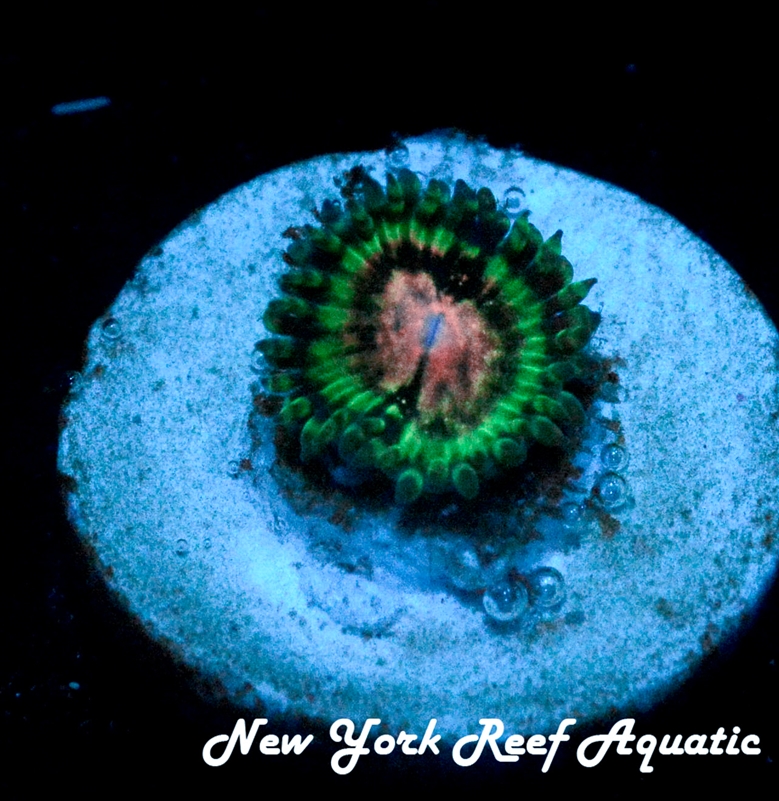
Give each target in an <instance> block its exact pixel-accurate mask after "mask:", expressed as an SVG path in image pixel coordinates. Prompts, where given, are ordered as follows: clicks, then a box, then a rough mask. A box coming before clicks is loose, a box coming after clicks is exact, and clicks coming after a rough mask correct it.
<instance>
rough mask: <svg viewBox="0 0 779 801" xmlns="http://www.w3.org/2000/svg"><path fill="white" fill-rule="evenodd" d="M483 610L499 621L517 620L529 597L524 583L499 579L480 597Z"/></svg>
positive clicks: (523, 612) (525, 608) (523, 611)
mask: <svg viewBox="0 0 779 801" xmlns="http://www.w3.org/2000/svg"><path fill="white" fill-rule="evenodd" d="M482 602H483V604H484V611H485V612H486V613H487V614H488V615H489V616H490V617H491V618H492V619H493V620H497V621H498V622H500V623H508V622H510V621H512V620H517V619H519V618H520V617H522V615H524V614H525V611H526V610H527V608H528V605H529V602H530V599H529V596H528V592H527V588H526V587H525V585H524V584H520V583H517V582H513V581H507V580H503V581H499V582H497V583H496V584H493V585H492V586H491V587H490V588H489V589H488V590H487V592H485V593H484V598H483V599H482Z"/></svg>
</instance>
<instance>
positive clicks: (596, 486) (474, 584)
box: [443, 426, 632, 627]
mask: <svg viewBox="0 0 779 801" xmlns="http://www.w3.org/2000/svg"><path fill="white" fill-rule="evenodd" d="M597 429H598V427H597V426H593V427H592V428H591V434H592V436H591V437H590V440H589V441H588V442H586V443H585V447H584V454H583V457H585V458H583V459H582V466H583V468H584V469H583V476H582V479H580V481H579V482H578V484H577V485H575V486H574V487H568V488H566V491H565V494H564V500H563V502H562V503H560V504H559V506H558V507H557V509H556V513H555V515H554V516H553V517H552V516H547V515H546V514H542V515H540V516H538V517H535V519H534V523H533V525H534V526H535V528H536V531H537V532H542V534H543V539H542V542H540V543H539V542H534V543H533V544H531V545H527V544H525V545H521V544H517V543H511V542H504V543H503V545H502V546H501V545H498V544H490V543H489V542H487V543H484V542H481V543H479V544H478V545H474V544H472V543H471V542H470V541H466V540H460V541H457V542H450V543H449V545H448V548H447V550H446V556H445V559H444V565H443V572H444V575H445V580H446V583H447V584H448V585H449V586H451V587H452V588H454V590H455V591H456V592H457V593H459V594H461V595H462V597H463V598H464V599H467V598H469V597H470V598H471V599H476V598H480V599H481V605H482V609H483V611H484V613H485V615H486V616H487V619H488V620H490V621H492V622H493V623H497V624H519V625H521V627H524V626H525V625H526V624H530V623H532V621H534V620H538V619H545V620H548V619H550V617H551V618H554V617H556V616H558V615H559V614H560V613H561V611H562V609H563V606H564V604H565V601H566V597H567V595H568V592H567V588H566V582H565V578H564V576H563V573H562V572H561V570H560V569H558V568H557V567H552V566H551V565H549V564H547V563H546V562H547V561H548V560H551V561H555V562H557V563H558V566H560V565H562V564H564V561H565V560H564V558H563V559H561V558H558V557H556V554H565V553H568V552H570V550H572V548H574V547H578V545H580V544H581V542H582V540H583V539H584V536H585V535H586V534H587V533H588V532H591V531H593V530H596V528H597V521H598V518H599V516H602V515H603V514H607V515H609V516H612V515H614V514H615V513H619V512H622V511H625V510H627V509H629V508H630V506H631V503H632V501H631V495H630V491H629V488H628V484H627V481H626V480H625V478H624V477H623V475H622V472H623V471H624V469H625V467H626V466H627V464H628V454H627V451H626V449H625V448H624V446H623V445H622V444H620V443H618V442H610V443H607V444H603V441H602V440H601V441H600V442H598V441H597V439H598V433H597ZM571 543H574V545H573V546H572V545H571ZM561 569H563V570H564V568H561ZM566 617H567V616H566Z"/></svg>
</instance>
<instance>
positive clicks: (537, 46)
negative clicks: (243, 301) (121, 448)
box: [0, 2, 779, 798]
mask: <svg viewBox="0 0 779 801" xmlns="http://www.w3.org/2000/svg"><path fill="white" fill-rule="evenodd" d="M477 9H478V10H473V9H470V10H468V11H467V12H453V11H452V10H451V8H450V6H449V4H445V3H435V2H424V3H417V4H415V5H409V6H406V5H404V4H403V3H394V4H392V5H385V6H381V7H375V8H373V9H372V14H373V15H375V16H374V17H371V18H367V17H366V19H364V20H362V19H355V18H354V17H353V16H352V15H350V14H348V13H346V12H342V11H340V10H339V9H338V7H337V6H336V7H333V6H332V5H330V6H326V7H324V6H323V7H320V8H318V10H316V11H306V10H305V9H301V8H300V7H286V8H279V7H277V6H266V5H258V6H257V9H256V10H255V11H253V12H251V13H243V14H242V15H240V16H237V17H229V16H228V15H227V14H224V13H219V12H212V13H211V14H210V15H209V16H204V17H203V18H202V19H193V18H191V17H179V16H177V15H173V14H170V13H168V14H165V13H163V12H157V14H156V16H150V17H144V18H141V17H138V16H122V15H120V14H116V13H111V12H103V13H102V15H101V16H97V17H96V16H94V15H92V14H86V13H84V14H79V13H78V12H74V11H73V10H72V9H68V10H67V11H62V12H59V15H58V16H55V17H51V16H45V17H44V16H43V15H42V14H41V15H40V17H38V16H36V14H37V12H30V13H29V15H28V18H27V19H25V20H24V21H23V22H20V23H18V26H16V25H11V26H10V27H9V28H8V29H7V30H6V31H5V33H4V34H3V36H4V37H5V40H4V41H3V42H2V51H1V52H0V57H1V58H2V61H1V62H0V69H1V70H2V77H1V80H2V85H1V86H0V89H1V90H2V97H1V99H0V102H1V103H2V104H3V105H2V117H0V119H1V120H2V126H1V127H0V137H2V139H1V141H0V170H1V171H0V197H1V198H2V200H1V201H0V202H2V209H0V215H1V216H0V219H2V228H3V230H4V234H3V238H2V242H1V243H0V253H2V265H3V268H4V269H3V273H4V278H5V282H6V290H7V291H6V313H5V315H4V322H5V323H6V325H7V330H6V333H5V339H4V343H5V355H6V359H5V367H6V369H5V379H6V380H5V381H4V392H3V404H4V414H3V420H4V422H5V423H6V424H7V426H6V433H5V439H4V441H3V448H2V452H3V467H4V485H5V487H6V491H7V494H8V497H9V499H10V500H11V503H10V504H9V505H8V510H9V514H8V517H7V519H6V526H5V527H4V528H5V532H4V539H5V545H4V548H3V555H2V556H1V557H0V558H2V560H3V562H2V571H3V576H2V586H1V588H0V590H1V591H2V593H3V598H2V607H0V608H2V613H1V614H2V616H3V628H2V646H1V647H2V650H0V654H2V656H3V657H4V659H3V662H4V664H3V667H2V671H1V672H0V712H1V713H2V724H1V725H2V728H1V729H0V732H1V733H0V738H1V739H0V788H3V789H6V785H7V789H8V790H9V791H10V794H9V795H8V797H11V798H13V797H29V796H30V795H31V794H32V793H33V791H34V790H36V789H41V788H64V787H69V786H76V785H78V786H79V787H80V788H81V793H82V795H85V796H86V797H92V795H97V794H98V793H100V794H103V793H104V792H106V791H109V786H108V785H107V784H106V782H108V781H109V780H110V781H113V782H117V785H116V786H122V787H126V788H128V789H129V788H132V789H146V788H148V789H150V790H154V791H160V790H161V789H164V788H169V789H176V790H179V791H183V790H188V789H202V790H203V791H204V792H232V791H238V790H239V789H240V790H242V791H243V790H250V789H254V790H255V791H257V792H267V791H269V790H270V785H271V784H272V783H273V782H275V781H279V780H280V781H282V782H283V785H282V787H281V788H279V789H277V790H276V792H280V791H282V790H283V791H290V790H291V791H293V792H294V791H295V790H296V789H298V788H299V787H301V786H302V785H305V784H306V783H309V782H314V783H315V785H314V786H315V787H316V788H317V789H319V788H321V789H325V788H327V787H328V786H333V787H334V788H335V789H336V790H338V789H341V790H343V792H344V793H346V794H347V795H349V794H350V793H351V792H352V791H354V790H357V789H364V788H368V789H372V788H382V787H387V788H390V789H391V788H392V787H393V786H398V785H400V786H404V785H406V786H407V785H410V784H422V785H424V786H426V787H429V788H430V789H442V790H445V789H450V788H452V787H459V788H461V787H465V788H469V787H470V788H473V789H476V788H477V787H478V788H484V787H488V786H489V787H495V788H497V787H501V788H505V789H509V790H511V791H519V792H539V791H541V792H547V791H550V790H552V789H554V790H574V789H577V790H579V791H581V790H582V789H587V788H589V789H592V790H595V791H598V793H599V795H601V796H604V795H605V796H606V797H615V798H621V797H627V796H631V797H634V796H636V795H637V794H638V795H642V794H647V795H648V794H652V795H655V794H657V793H658V792H665V791H668V790H671V789H673V788H676V787H679V782H680V781H681V780H684V781H688V780H689V781H692V782H694V783H695V785H696V787H697V788H698V789H699V790H707V789H711V788H719V787H721V786H722V782H724V781H726V780H729V779H736V780H739V781H740V780H743V779H746V778H749V779H759V778H763V779H766V778H770V777H773V780H774V782H775V780H776V760H777V759H779V749H778V748H777V741H778V738H777V735H776V728H775V727H776V716H775V712H776V708H777V703H776V701H777V678H778V677H777V665H776V658H777V640H778V639H779V637H778V636H777V621H779V612H778V610H777V588H776V583H775V586H774V587H773V589H772V591H771V593H770V594H769V597H768V598H767V600H766V602H765V603H764V604H763V606H762V608H761V610H760V612H759V614H758V616H757V618H756V620H755V622H754V623H753V624H752V625H751V626H750V627H747V628H746V629H744V630H743V631H742V633H741V636H740V637H739V638H738V640H737V641H735V642H732V643H726V644H725V645H724V646H723V647H722V648H720V649H719V650H718V651H717V652H715V653H714V654H712V656H711V657H710V658H709V659H708V660H707V661H706V663H705V664H704V666H703V667H702V669H701V670H700V671H699V673H698V675H697V676H696V678H695V679H694V680H693V681H691V682H689V683H688V684H687V685H685V687H684V688H683V689H682V690H680V691H678V692H677V693H675V694H674V695H672V696H671V697H670V698H668V699H667V700H666V701H665V702H664V703H662V704H660V705H659V706H658V707H657V708H656V709H655V710H654V712H653V713H652V714H651V715H643V716H639V717H638V720H637V724H636V729H637V733H638V734H642V733H653V734H655V735H658V736H660V735H663V734H666V733H668V734H676V733H682V734H684V735H688V734H692V733H705V734H708V733H713V732H714V731H716V729H717V728H718V727H719V726H724V727H726V730H727V731H729V730H730V727H732V726H734V725H738V726H740V727H741V729H742V733H754V734H757V735H758V736H760V738H761V741H762V745H763V753H762V755H761V756H759V757H743V756H741V757H718V758H714V757H689V756H685V757H659V756H657V755H656V756H655V759H654V760H653V764H654V766H655V772H654V773H653V774H651V775H643V774H640V773H639V770H638V767H639V759H638V757H637V756H635V755H634V756H632V757H620V758H616V757H609V758H608V759H607V760H606V761H605V762H604V763H603V764H601V765H600V766H599V767H598V768H594V769H590V770H587V769H585V768H583V767H581V766H579V765H578V764H577V763H576V761H575V759H574V758H572V757H571V755H572V754H573V750H574V749H573V748H572V747H571V744H568V749H567V750H566V751H562V750H561V752H560V753H559V754H558V757H557V759H556V761H555V764H554V765H553V767H552V770H551V771H550V773H549V774H547V775H545V776H542V775H541V773H540V764H541V760H540V759H536V760H529V759H524V760H521V761H520V763H518V764H515V765H497V766H493V767H491V766H490V765H489V764H488V763H490V762H491V758H490V757H489V756H488V755H485V756H484V757H483V758H482V760H481V762H480V763H479V765H478V766H477V767H473V768H470V769H457V770H455V769H454V768H453V767H452V763H451V760H450V757H449V753H448V750H447V751H446V752H444V753H442V754H441V756H440V757H437V758H432V759H428V760H421V759H416V758H412V757H406V758H404V759H401V760H396V761H394V762H390V761H388V760H387V759H386V758H385V759H382V758H379V757H365V758H363V759H362V760H361V762H360V763H359V764H358V767H357V769H356V770H355V772H354V773H353V774H352V775H351V776H349V777H338V776H336V775H335V774H334V773H333V772H332V771H331V770H330V766H329V756H330V754H331V753H332V752H333V751H334V750H335V745H334V744H332V743H329V741H328V740H327V735H326V732H325V731H320V730H317V729H316V728H315V727H314V726H313V724H309V723H306V722H295V723H288V724H287V728H286V729H285V728H284V726H283V723H282V721H276V720H272V721H271V725H272V726H273V727H274V730H275V731H277V732H280V731H290V732H295V731H300V732H302V733H305V732H307V731H313V732H315V733H316V734H317V735H318V737H317V739H318V741H319V742H320V743H321V744H322V745H321V747H320V748H319V749H318V750H316V749H315V747H313V746H312V747H311V748H310V749H309V751H308V752H306V754H305V755H304V756H303V757H286V758H283V757H277V758H270V757H262V756H260V755H259V753H257V752H256V751H255V750H253V751H252V752H251V754H250V755H248V756H245V757H243V756H240V755H235V756H233V758H232V759H231V761H230V762H229V763H228V765H226V766H225V767H223V768H219V769H214V768H208V767H206V766H205V765H204V763H203V761H202V759H201V755H200V753H201V749H202V746H203V744H204V743H205V741H206V740H207V739H209V738H210V737H212V736H213V735H215V734H219V733H229V732H230V731H231V729H232V726H233V725H234V722H235V720H236V718H237V716H238V715H239V712H238V711H236V710H235V709H232V708H231V707H229V706H228V705H227V704H225V703H219V702H213V701H212V702H208V701H205V700H203V698H202V695H201V693H200V691H199V689H198V686H197V679H196V677H193V676H191V675H190V674H189V673H188V671H187V669H186V668H185V667H183V666H180V665H177V664H176V663H175V662H174V661H173V660H172V659H171V658H170V657H169V656H168V655H167V654H166V653H165V652H164V651H163V650H162V649H161V648H160V647H159V646H158V645H157V644H155V643H154V642H151V641H150V640H149V639H148V638H147V637H146V635H145V634H144V632H143V631H142V630H140V629H139V628H138V627H137V626H136V625H135V624H134V623H133V622H132V621H131V620H130V619H129V618H128V616H127V615H126V614H125V613H124V612H123V611H122V609H121V608H120V607H119V606H118V605H117V603H116V602H115V601H114V600H113V599H112V597H111V596H110V595H109V594H108V592H107V591H106V589H105V588H104V586H103V584H102V582H101V580H100V578H99V576H97V575H96V574H95V572H94V571H93V570H92V567H91V564H90V561H89V558H88V556H87V555H86V554H85V553H84V552H83V550H82V549H81V547H80V545H79V543H78V540H77V539H76V537H75V535H74V534H72V533H71V531H70V529H69V527H68V525H67V521H66V520H65V518H64V515H63V512H62V509H61V503H60V500H59V488H58V484H57V477H56V472H55V469H54V462H55V457H56V448H57V437H58V433H57V420H58V414H59V407H60V404H61V402H62V398H63V397H64V394H65V392H66V389H67V381H66V373H67V371H69V370H77V369H79V367H80V363H81V348H82V345H83V341H84V339H85V336H86V333H87V330H88V327H89V326H90V324H91V323H92V321H93V320H94V319H95V318H97V317H98V316H100V315H101V314H102V313H103V311H104V310H105V309H106V307H107V306H108V305H109V304H110V303H111V301H112V300H113V298H114V297H115V296H116V294H117V293H118V291H119V290H120V289H121V287H122V286H123V284H124V283H125V282H126V281H127V280H128V279H129V278H130V276H131V275H132V273H133V270H134V266H135V264H136V263H137V262H138V260H139V259H140V258H141V257H142V256H143V254H144V253H145V252H146V251H148V250H149V249H150V248H151V247H153V246H154V245H155V244H156V243H157V242H158V241H159V240H160V239H162V238H163V237H165V236H166V235H167V234H168V233H169V232H170V230H171V229H172V228H174V227H175V226H176V225H177V224H178V223H179V222H181V221H182V220H184V219H185V218H186V217H187V216H189V215H190V214H191V213H192V212H193V211H194V210H195V209H197V208H198V207H200V206H203V205H205V204H207V203H209V202H211V201H213V200H214V199H216V198H217V197H218V196H219V195H221V194H222V193H224V192H225V191H228V190H229V189H231V188H233V187H235V186H236V185H238V184H240V183H243V182H245V181H247V180H250V179H252V178H253V177H255V176H256V175H258V174H260V173H262V172H265V171H268V170H271V169H274V168H277V167H280V166H283V165H285V164H288V163H291V162H293V161H297V160H300V159H304V158H309V157H312V156H316V155H319V154H323V153H328V152H333V151H348V150H367V149H379V148H383V147H387V146H388V145H390V144H391V142H392V141H393V136H395V135H400V136H405V135H414V134H420V133H425V132H427V131H429V130H431V129H436V128H456V129H459V130H462V131H465V132H466V133H469V134H472V135H475V136H483V137H485V138H486V139H487V140H488V141H489V142H490V144H492V145H495V146H499V147H501V146H503V147H505V146H512V145H517V144H519V145H521V146H522V147H523V148H524V150H525V152H527V153H528V154H530V155H533V156H537V157H540V158H543V159H547V160H550V161H554V162H558V163H560V164H562V165H564V166H567V167H572V168H575V169H578V170H580V171H582V172H585V173H589V174H591V175H593V176H596V177H598V178H601V179H604V180H607V181H610V182H612V183H614V184H616V185H618V186H621V187H623V188H625V189H628V190H629V191H632V192H634V193H636V194H638V195H639V196H641V197H642V198H643V199H645V200H647V201H649V202H651V203H654V204H656V205H658V206H660V207H661V208H663V209H664V210H666V211H668V212H669V213H671V214H672V215H674V216H676V217H677V218H678V219H679V220H681V221H682V222H683V223H684V224H685V225H686V226H688V227H689V228H690V229H691V230H692V231H693V232H695V233H696V234H698V235H699V236H701V237H702V238H703V239H705V240H706V241H707V242H709V243H710V244H711V245H712V246H713V247H714V248H715V249H716V250H717V251H719V252H720V253H721V254H722V255H723V257H724V258H725V259H726V260H727V261H728V262H729V263H730V264H731V265H732V266H733V267H734V268H735V269H736V270H737V271H738V272H739V273H740V274H741V275H742V277H744V279H745V281H746V282H747V284H748V285H749V287H750V288H751V290H752V291H753V292H754V293H755V294H756V295H757V297H758V298H759V299H760V300H761V302H762V303H763V305H764V306H765V308H766V309H767V311H768V312H769V314H770V315H771V316H772V317H773V319H774V321H776V320H777V319H779V299H778V298H777V290H776V281H775V276H776V270H777V267H776V263H777V260H776V249H775V244H774V242H773V239H774V236H775V227H776V219H777V211H779V209H778V208H777V206H778V205H779V204H777V200H776V178H777V169H776V168H777V155H776V145H775V142H776V140H777V124H776V122H775V115H774V111H773V106H774V105H775V98H776V85H777V69H776V65H775V63H774V62H773V60H772V59H771V58H770V56H769V55H768V54H769V53H770V50H769V48H768V47H767V46H766V44H765V43H764V42H763V41H762V40H761V34H760V31H761V29H762V28H768V27H770V26H767V23H763V24H761V22H760V20H752V21H750V23H749V26H750V27H749V28H747V27H743V28H742V27H741V26H739V24H737V23H736V22H734V21H733V20H732V19H729V20H726V21H725V22H724V24H723V25H722V27H721V28H720V29H719V30H716V31H715V30H713V29H712V30H707V31H706V32H705V33H704V32H703V31H702V30H700V29H691V30H684V31H682V30H680V29H679V28H678V26H667V25H666V24H665V21H664V20H654V19H635V20H632V21H626V20H615V19H608V20H606V19H604V20H603V21H602V24H601V21H599V20H592V19H589V20H588V22H589V23H590V25H588V26H584V25H582V26H581V27H580V26H579V21H578V20H576V21H573V22H574V24H573V25H566V26H565V27H566V30H567V35H566V36H563V35H562V32H561V30H560V28H561V27H562V20H561V19H559V17H560V15H559V14H557V12H555V11H554V10H549V12H548V15H547V16H545V14H546V13H547V12H546V11H545V10H543V9H542V10H541V11H540V12H538V14H537V16H534V17H533V18H531V17H530V16H528V14H527V11H523V12H522V13H521V14H520V13H519V12H516V13H510V14H507V13H506V12H502V11H500V10H499V9H498V8H497V7H493V6H492V5H491V4H489V3H484V4H482V3H480V4H478V7H477ZM568 22H570V20H569V21H568ZM593 22H595V23H596V24H595V25H592V23H593ZM615 24H617V25H619V26H620V31H619V33H617V31H616V30H615V28H614V27H613V26H614V25H615ZM585 27H586V30H587V33H586V34H585V32H584V31H585ZM669 28H672V29H673V30H674V31H675V34H674V35H673V36H672V35H670V34H669V33H668V29H669ZM590 29H592V30H595V31H596V33H595V34H594V35H593V34H592V33H591V32H590ZM636 31H640V32H642V33H644V34H649V35H648V36H647V37H646V41H647V42H648V43H649V44H648V45H647V46H644V45H641V44H639V43H638V42H637V41H636V39H635V35H634V34H635V32H636ZM101 95H104V96H107V97H109V98H110V99H111V105H110V107H109V108H106V109H102V110H98V111H93V112H89V113H84V114H77V115H72V116H65V117H63V116H55V115H53V114H52V113H51V111H50V109H51V107H52V106H53V105H54V104H55V103H60V102H63V101H68V100H77V99H80V98H88V97H95V96H101ZM774 547H776V546H774ZM9 657H10V658H9ZM71 682H77V683H78V686H79V688H78V689H72V688H71V687H70V686H69V685H70V683H71ZM612 722H614V720H608V721H605V722H603V723H602V724H599V726H598V727H597V728H596V729H595V730H596V731H605V730H607V729H608V728H609V727H610V725H611V723H612ZM476 730H478V725H477V722H476V721H475V722H474V731H476ZM420 733H421V732H420ZM521 733H523V734H530V733H532V732H521ZM590 733H591V732H590ZM575 742H576V741H575V740H574V744H575ZM566 754H568V756H566ZM15 794H18V796H17V795H15Z"/></svg>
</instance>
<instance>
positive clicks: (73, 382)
mask: <svg viewBox="0 0 779 801" xmlns="http://www.w3.org/2000/svg"><path fill="white" fill-rule="evenodd" d="M83 380H84V377H83V376H82V375H81V373H79V371H78V370H68V372H67V373H65V386H66V387H67V389H68V391H69V392H70V393H71V394H74V395H75V393H76V392H78V391H79V390H80V389H81V385H82V383H83Z"/></svg>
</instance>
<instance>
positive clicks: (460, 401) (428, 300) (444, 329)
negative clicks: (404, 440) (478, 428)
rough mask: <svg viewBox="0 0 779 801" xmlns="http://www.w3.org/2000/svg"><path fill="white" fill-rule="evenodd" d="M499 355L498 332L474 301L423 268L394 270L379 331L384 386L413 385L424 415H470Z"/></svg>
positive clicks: (378, 355) (390, 388)
mask: <svg viewBox="0 0 779 801" xmlns="http://www.w3.org/2000/svg"><path fill="white" fill-rule="evenodd" d="M497 354H498V344H497V339H496V337H495V335H494V334H493V333H492V332H491V331H490V330H489V329H488V328H487V326H486V324H485V321H484V319H483V318H482V316H481V315H480V314H479V312H478V311H477V309H476V307H475V306H474V305H473V304H472V303H471V302H470V301H460V302H456V301H455V300H454V298H452V297H450V296H449V295H444V294H442V293H440V292H439V291H438V290H437V289H436V286H435V284H434V283H433V279H432V278H431V277H430V276H429V275H427V274H425V273H409V272H403V271H401V270H396V271H395V272H393V273H392V276H391V277H390V280H389V282H388V283H387V286H386V287H385V289H384V292H383V294H382V296H381V312H380V315H379V327H378V332H377V335H376V359H377V361H378V366H379V371H380V375H381V388H382V389H383V390H385V391H388V392H395V391H397V390H399V389H400V388H401V387H409V386H410V385H412V384H414V385H415V387H416V388H418V395H417V396H416V407H417V411H418V412H419V414H420V415H421V417H422V418H423V419H432V418H435V417H439V416H441V417H449V416H451V415H454V416H455V417H460V418H462V417H468V416H469V412H472V411H473V406H474V402H476V401H477V400H478V399H479V396H480V394H481V393H482V392H483V390H484V385H485V379H486V378H487V376H488V372H489V368H490V364H491V363H492V362H493V361H494V360H495V357H496V356H497Z"/></svg>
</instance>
